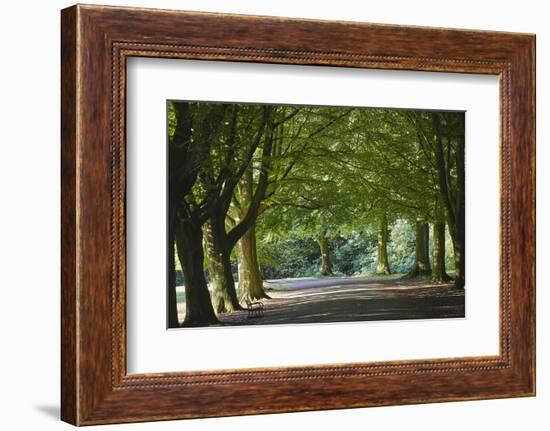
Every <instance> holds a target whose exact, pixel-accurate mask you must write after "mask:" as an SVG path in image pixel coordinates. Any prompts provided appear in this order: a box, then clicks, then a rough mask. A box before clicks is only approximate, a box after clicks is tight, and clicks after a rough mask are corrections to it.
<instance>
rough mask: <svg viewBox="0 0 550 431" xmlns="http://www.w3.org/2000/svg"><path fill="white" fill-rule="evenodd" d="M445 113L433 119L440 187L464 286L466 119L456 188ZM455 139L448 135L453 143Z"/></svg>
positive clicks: (457, 274)
mask: <svg viewBox="0 0 550 431" xmlns="http://www.w3.org/2000/svg"><path fill="white" fill-rule="evenodd" d="M440 115H441V114H437V113H436V114H434V115H433V117H432V122H433V125H434V129H435V132H436V139H435V154H436V160H437V168H438V178H439V187H440V190H441V194H442V196H443V201H444V203H445V208H446V214H447V224H448V226H449V234H450V235H451V239H452V241H453V251H454V260H455V286H456V287H457V288H459V289H463V288H464V283H465V223H466V220H465V211H464V204H465V196H464V194H465V183H464V181H465V173H464V118H462V120H461V121H460V122H459V132H460V133H459V134H458V137H457V138H456V139H457V146H456V152H455V165H456V178H457V181H456V188H455V190H453V188H452V184H451V181H450V177H451V175H450V171H451V166H450V164H451V160H450V159H449V157H448V158H447V161H446V160H445V156H444V151H443V133H442V130H441V126H442V123H441V119H440ZM450 144H451V138H450V137H447V145H448V146H450Z"/></svg>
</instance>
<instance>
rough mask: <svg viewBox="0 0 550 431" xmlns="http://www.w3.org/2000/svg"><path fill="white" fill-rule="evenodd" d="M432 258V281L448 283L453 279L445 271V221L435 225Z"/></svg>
mask: <svg viewBox="0 0 550 431" xmlns="http://www.w3.org/2000/svg"><path fill="white" fill-rule="evenodd" d="M432 256H433V258H432V260H433V271H432V281H433V282H435V283H447V282H448V281H449V280H450V279H451V278H450V277H449V275H448V274H447V272H446V271H445V222H443V221H439V222H436V223H434V224H433V250H432Z"/></svg>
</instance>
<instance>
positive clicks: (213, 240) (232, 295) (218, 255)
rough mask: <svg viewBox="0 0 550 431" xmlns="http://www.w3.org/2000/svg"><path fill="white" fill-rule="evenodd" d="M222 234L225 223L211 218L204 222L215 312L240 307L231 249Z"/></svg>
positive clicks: (233, 309) (205, 244) (227, 311)
mask: <svg viewBox="0 0 550 431" xmlns="http://www.w3.org/2000/svg"><path fill="white" fill-rule="evenodd" d="M222 229H223V231H222ZM224 234H225V225H224V224H222V222H221V221H219V220H216V219H211V220H208V221H207V222H206V223H205V224H204V248H205V251H206V257H207V267H208V275H209V276H210V283H211V285H212V297H213V304H214V310H216V313H229V312H231V311H236V310H241V309H242V307H241V306H240V304H239V300H238V298H237V291H236V289H235V280H234V279H233V271H232V270H231V249H230V248H229V246H228V244H227V243H226V242H225V241H224V238H225V235H224Z"/></svg>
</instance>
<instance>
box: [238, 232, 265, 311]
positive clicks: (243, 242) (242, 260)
mask: <svg viewBox="0 0 550 431" xmlns="http://www.w3.org/2000/svg"><path fill="white" fill-rule="evenodd" d="M239 291H240V292H241V296H242V297H243V298H244V297H247V298H249V299H251V300H252V299H267V298H269V296H268V295H267V294H266V293H265V291H264V284H263V280H262V276H261V274H260V266H259V264H258V255H257V252H256V224H253V225H252V226H251V227H250V229H248V231H246V233H245V234H244V235H243V236H242V237H241V239H240V240H239Z"/></svg>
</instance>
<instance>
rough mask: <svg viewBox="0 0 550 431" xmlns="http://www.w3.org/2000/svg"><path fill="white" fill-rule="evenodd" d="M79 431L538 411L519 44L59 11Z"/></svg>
mask: <svg viewBox="0 0 550 431" xmlns="http://www.w3.org/2000/svg"><path fill="white" fill-rule="evenodd" d="M61 17H62V20H61V21H62V23H61V24H62V25H61V50H62V64H61V71H62V77H61V78H62V81H61V82H62V94H61V111H62V112H61V118H62V153H61V161H62V184H61V188H62V286H61V290H62V328H61V329H62V334H61V335H62V337H61V339H62V345H61V351H62V364H61V366H62V373H61V374H62V382H61V386H62V388H61V389H62V390H61V393H62V394H61V396H62V399H61V416H62V419H63V420H64V421H67V422H69V423H72V424H75V425H92V424H105V423H119V422H138V421H152V420H167V419H179V418H196V417H212V416H227V415H241V414H258V413H274V412H289V411H306V410H321V409H337V408H338V409H340V408H353V407H368V406H382V405H395V404H413V403H430V402H442V401H455V400H474V399H490V398H503V397H517V396H533V395H534V394H535V108H534V106H535V105H534V101H535V75H534V74H535V72H534V71H535V36H534V35H529V34H514V33H503V32H502V33H501V32H487V31H473V30H450V29H437V28H423V27H403V26H391V25H379V24H365V23H352V22H329V21H313V20H297V19H287V18H275V17H254V16H240V15H220V14H212V13H197V12H180V11H168V10H153V9H134V8H120V7H104V6H93V5H77V6H73V7H70V8H68V9H64V10H63V11H62V14H61Z"/></svg>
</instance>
